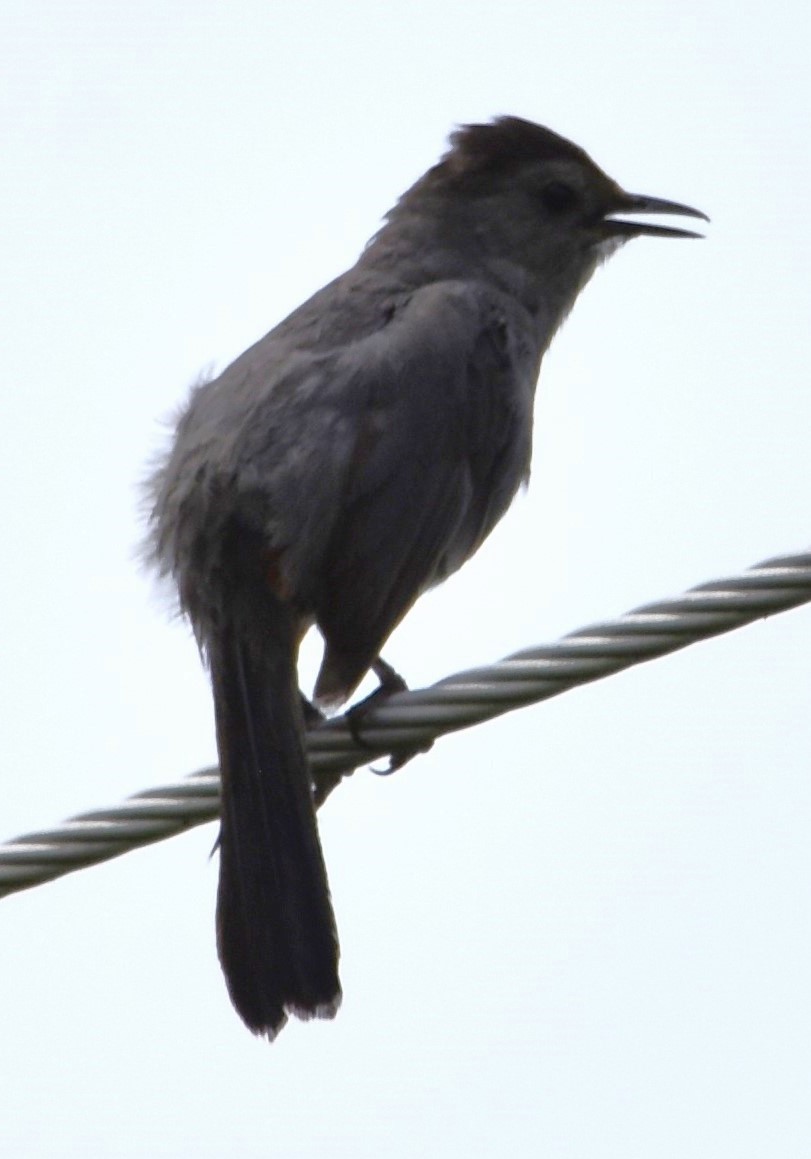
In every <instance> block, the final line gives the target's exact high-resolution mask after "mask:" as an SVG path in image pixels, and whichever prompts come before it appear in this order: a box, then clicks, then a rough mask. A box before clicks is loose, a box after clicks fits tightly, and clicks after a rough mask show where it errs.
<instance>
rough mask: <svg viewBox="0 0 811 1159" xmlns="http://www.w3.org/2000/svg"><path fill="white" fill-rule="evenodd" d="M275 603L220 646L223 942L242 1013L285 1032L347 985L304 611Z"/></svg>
mask: <svg viewBox="0 0 811 1159" xmlns="http://www.w3.org/2000/svg"><path fill="white" fill-rule="evenodd" d="M264 602H265V601H263V603H264ZM254 610H255V609H254ZM263 613H266V614H262V615H261V618H260V619H259V622H258V623H254V624H253V625H252V627H253V629H254V630H253V631H251V632H247V631H246V630H245V625H244V623H243V624H234V625H233V626H223V627H221V628H220V630H219V631H218V632H217V634H216V639H215V640H213V641H211V642H210V645H209V647H208V653H209V662H210V666H211V677H212V685H213V690H214V706H215V712H216V721H217V745H218V749H219V755H220V768H221V774H222V819H221V829H220V884H219V892H218V895H217V947H218V951H219V956H220V962H221V964H222V968H223V971H224V972H225V978H226V982H227V984H228V991H229V993H230V995H231V1001H232V1002H233V1003H234V1006H235V1007H236V1009H237V1011H238V1013H239V1014H240V1016H241V1017H242V1019H243V1020H244V1022H245V1023H246V1025H247V1026H248V1027H249V1028H250V1029H251V1030H252V1031H253V1032H254V1033H255V1034H266V1035H267V1037H268V1038H269V1039H273V1038H274V1037H275V1036H276V1035H277V1034H278V1032H279V1031H280V1030H281V1028H282V1027H283V1026H284V1024H285V1022H286V1021H287V1016H288V1014H295V1015H297V1016H298V1017H299V1018H331V1017H332V1016H333V1015H334V1014H335V1012H336V1010H337V1009H338V1006H339V1005H340V1001H341V987H340V982H339V980H338V940H337V935H336V931H335V918H334V916H333V912H332V903H331V901H330V896H329V886H328V884H327V874H326V869H325V867H324V859H323V855H322V852H321V845H320V842H319V839H318V830H317V827H316V820H315V812H314V809H313V803H312V793H311V787H310V786H311V783H310V772H309V768H308V765H307V757H306V753H305V751H304V744H303V736H304V727H303V721H302V717H301V704H300V698H299V692H298V683H297V676H296V668H295V657H296V641H295V639H294V624H293V619H292V616H291V613H290V611H289V609H288V608H287V607H286V606H285V605H284V604H282V603H281V602H280V601H277V600H276V599H275V597H273V596H270V598H269V602H268V603H266V604H265V607H264V608H263ZM232 623H233V621H232Z"/></svg>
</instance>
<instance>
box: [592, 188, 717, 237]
mask: <svg viewBox="0 0 811 1159" xmlns="http://www.w3.org/2000/svg"><path fill="white" fill-rule="evenodd" d="M615 213H663V214H667V213H673V214H678V215H681V216H682V217H700V218H702V219H703V220H704V221H709V220H710V219H709V218H708V217H707V215H706V213H702V212H701V210H700V209H692V208H691V207H690V206H689V205H680V204H679V202H678V201H665V200H664V198H662V197H646V196H645V195H644V194H637V193H623V194H622V197H621V198H620V200H619V201H618V204H617V206H616V208H614V209H611V210H609V214H610V215H613V214H615ZM603 223H604V225H605V226H606V227H607V230H608V233H609V235H610V236H611V237H625V238H631V237H643V236H647V237H703V236H704V234H703V233H693V231H692V230H691V229H674V228H673V227H672V226H669V225H651V224H649V223H648V222H640V221H624V220H622V219H621V218H620V219H617V218H615V217H613V216H608V217H605V218H604V219H603Z"/></svg>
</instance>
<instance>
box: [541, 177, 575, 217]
mask: <svg viewBox="0 0 811 1159" xmlns="http://www.w3.org/2000/svg"><path fill="white" fill-rule="evenodd" d="M541 201H542V202H543V203H544V205H545V206H546V208H547V209H548V210H549V212H550V213H565V212H566V210H568V209H574V207H575V205H576V204H577V194H576V193H575V191H574V189H572V187H571V185H567V184H566V183H565V182H564V181H550V182H549V183H548V184H547V185H544V187H543V189H542V190H541Z"/></svg>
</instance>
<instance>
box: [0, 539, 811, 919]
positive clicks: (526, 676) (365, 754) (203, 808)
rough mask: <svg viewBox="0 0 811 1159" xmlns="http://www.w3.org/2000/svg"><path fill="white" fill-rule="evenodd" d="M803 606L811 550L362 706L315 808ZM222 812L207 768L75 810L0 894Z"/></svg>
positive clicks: (340, 735) (331, 748)
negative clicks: (384, 759)
mask: <svg viewBox="0 0 811 1159" xmlns="http://www.w3.org/2000/svg"><path fill="white" fill-rule="evenodd" d="M808 602H811V552H805V553H802V554H798V555H787V556H778V557H776V558H774V559H768V560H765V561H764V562H763V563H760V564H756V565H755V566H754V567H752V568H750V569H749V570H748V571H746V572H744V573H743V574H742V575H737V576H733V577H731V578H728V579H721V580H712V581H711V582H709V583H704V584H700V585H699V586H698V587H695V588H691V589H690V590H689V591H687V592H685V593H684V594H683V595H681V596H677V597H676V598H675V599H670V600H659V601H657V602H656V603H652V604H646V605H645V606H644V607H641V608H637V609H635V610H633V611H631V612H628V613H626V614H625V615H624V616H621V617H619V619H616V620H605V621H603V622H601V623H598V624H592V625H590V626H589V627H586V628H581V629H579V630H578V631H575V632H571V633H570V634H568V635H566V636H564V637H563V638H562V639H561V640H559V641H558V642H557V643H554V644H545V645H541V646H539V647H535V648H527V649H525V650H523V651H521V652H516V653H515V654H514V655H512V656H508V657H507V658H506V659H504V660H501V661H500V662H499V663H497V664H493V665H490V666H487V667H482V668H473V669H469V670H468V671H465V672H460V673H457V674H456V675H454V676H448V677H446V678H445V679H444V680H440V681H439V682H438V683H437V684H434V685H432V686H431V687H430V688H423V689H419V690H416V691H412V692H398V693H394V694H392V695H391V696H387V697H386V698H385V699H381V700H380V701H379V702H377V703H374V702H372V703H371V704H369V705H368V706H367V707H366V708H365V710H364V712H363V715H362V717H361V718H360V721H359V723H358V724H356V725H355V726H354V727H351V726H350V722H349V719H348V717H347V716H342V717H337V718H335V719H334V720H329V721H325V722H323V723H322V724H319V725H317V726H316V727H314V728H312V729H310V731H309V732H308V734H307V745H308V752H309V756H310V761H311V765H312V771H313V777H314V780H315V784H316V801H317V803H318V804H321V803H322V802H323V801H324V800H325V799H326V797H327V796H328V794H329V793H330V792H331V791H332V789H333V788H334V787H335V786H336V785H337V784H338V783H339V782H340V781H341V779H342V778H343V777H344V776H346V775H347V774H348V773H350V772H352V771H353V770H354V769H355V768H357V767H358V766H359V765H365V764H368V763H369V762H370V760H373V759H375V758H376V757H379V756H382V755H384V754H392V756H393V765H394V766H395V767H396V764H397V754H398V753H401V754H403V756H406V757H407V756H408V755H410V754H412V753H413V752H415V751H421V750H424V749H425V748H427V747H429V746H430V744H431V743H432V742H433V741H434V740H435V739H436V738H437V737H439V736H441V735H443V734H444V733H447V732H454V731H456V730H458V729H462V728H468V727H470V726H471V725H474V724H478V723H480V722H482V721H486V720H491V719H492V718H493V717H495V716H500V715H501V714H502V713H505V712H510V711H511V710H512V709H515V708H521V707H523V706H525V705H528V704H534V703H537V702H539V701H541V700H547V699H548V698H549V697H552V696H558V695H560V694H561V693H562V692H567V691H568V690H569V689H570V688H575V687H577V686H578V685H580V684H587V683H589V682H591V681H593V680H600V679H602V678H603V677H605V676H610V675H612V674H613V673H615V672H620V671H622V670H623V669H625V668H630V667H632V666H633V665H634V664H641V663H643V662H644V661H646V660H653V659H654V658H656V657H657V656H664V655H667V654H668V653H670V652H676V651H678V650H679V649H680V648H686V647H687V646H688V645H690V644H695V643H697V642H698V641H700V640H705V639H709V638H710V637H712V636H717V635H721V634H722V633H724V632H730V631H733V630H734V629H735V628H740V627H743V626H744V625H745V624H749V623H752V622H753V621H754V620H757V619H761V618H765V617H766V616H770V615H774V614H775V613H777V612H784V611H788V610H789V609H790V608H795V607H799V606H800V605H801V604H805V603H808ZM355 719H356V721H357V720H358V718H357V717H356V718H355ZM218 812H219V774H218V771H217V769H203V770H201V771H200V772H198V773H194V774H192V775H191V776H189V777H187V778H185V779H184V780H183V781H179V782H177V783H176V784H173V785H167V786H164V787H162V788H156V789H147V790H144V791H143V792H140V793H136V794H135V795H134V796H132V797H128V798H127V799H126V800H125V801H124V802H123V803H122V804H120V805H117V806H114V807H112V808H109V809H96V810H93V811H92V812H89V813H81V814H79V815H78V816H76V817H72V818H70V819H69V820H68V821H66V822H64V823H63V824H62V825H60V826H58V827H57V828H55V829H48V830H42V831H39V832H36V833H28V834H26V835H24V836H22V837H18V838H16V839H15V840H13V841H10V842H8V843H7V844H5V845H0V897H3V896H5V895H7V894H9V893H13V892H15V891H17V890H20V889H26V888H28V887H30V886H34V885H39V884H41V883H42V882H45V881H50V880H52V879H53V878H56V877H61V876H62V875H63V874H66V873H70V872H72V871H74V870H77V869H81V868H83V867H84V866H87V865H94V864H96V863H97V862H100V861H106V860H109V859H110V858H113V857H117V856H119V855H120V854H122V853H126V852H128V851H129V850H130V849H135V848H138V847H139V846H142V845H148V844H150V843H152V842H154V841H162V840H164V839H165V838H167V837H172V836H174V835H175V834H176V833H181V832H183V831H184V830H186V829H190V828H191V827H192V826H194V825H201V824H203V823H204V822H206V821H211V820H214V819H215V818H216V817H217V816H218Z"/></svg>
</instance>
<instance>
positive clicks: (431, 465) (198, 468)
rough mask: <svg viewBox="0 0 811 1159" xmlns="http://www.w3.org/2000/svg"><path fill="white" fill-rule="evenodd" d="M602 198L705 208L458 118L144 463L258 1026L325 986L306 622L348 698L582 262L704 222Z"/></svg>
mask: <svg viewBox="0 0 811 1159" xmlns="http://www.w3.org/2000/svg"><path fill="white" fill-rule="evenodd" d="M620 213H642V214H645V213H673V214H686V215H688V216H691V217H704V216H705V215H704V214H702V213H699V212H698V211H697V210H695V209H690V208H689V207H688V206H685V205H679V204H676V203H675V202H672V201H662V200H660V199H658V198H654V197H640V196H635V195H631V194H628V193H625V192H623V190H622V189H621V188H620V187H619V186H618V185H617V184H615V182H613V181H612V180H611V179H610V178H609V177H608V176H606V174H605V173H603V171H602V170H601V169H599V168H598V167H597V166H596V165H595V164H594V162H593V161H592V160H591V159H590V158H589V157H588V156H587V154H586V153H584V152H583V150H582V149H579V148H577V146H575V145H573V144H572V143H571V142H569V141H567V140H565V139H564V138H562V137H559V136H557V134H555V133H552V132H550V130H549V129H545V128H542V127H541V126H540V125H535V124H532V123H530V122H528V121H524V120H520V119H518V118H517V117H500V118H498V119H496V120H494V121H493V122H492V123H490V124H475V125H465V126H464V127H462V128H460V129H459V130H458V131H456V132H455V133H454V134H453V135H452V136H451V139H450V148H449V150H448V152H447V153H446V154H445V155H444V156H443V157H442V159H441V160H440V161H439V162H438V164H436V165H434V167H433V168H432V169H429V170H428V172H427V173H426V174H425V175H424V176H423V177H421V178H420V179H419V180H418V181H417V182H416V184H415V185H413V186H412V187H411V189H409V190H408V192H407V193H405V194H404V195H403V196H402V197H401V198H400V200H399V201H398V203H397V204H396V205H395V207H394V208H393V209H392V210H391V211H390V212H389V213H388V215H387V216H386V219H385V224H384V225H383V227H382V228H381V229H380V231H379V232H378V233H377V234H375V236H374V237H373V238H372V240H371V241H370V242H369V243H368V245H367V246H366V248H365V249H364V251H363V253H362V254H361V256H360V258H359V259H358V262H357V264H356V265H355V266H354V267H353V268H352V269H351V270H348V271H347V272H346V273H345V274H342V275H341V276H340V277H338V278H336V279H335V281H333V282H330V284H329V285H328V286H325V287H324V288H323V289H322V290H319V291H318V293H316V294H315V295H314V296H313V297H312V298H310V300H309V301H307V302H305V303H304V305H302V306H300V307H299V308H298V309H297V310H295V311H294V312H293V313H292V314H291V315H290V317H289V318H287V319H285V321H283V322H281V323H280V324H279V325H278V326H276V328H275V329H273V330H271V331H270V333H269V334H267V335H265V337H264V338H262V339H260V341H259V342H257V343H256V345H255V346H252V347H251V348H250V349H249V350H247V351H246V352H245V353H244V354H242V355H241V356H240V357H239V358H237V360H236V361H235V362H233V363H232V364H231V365H230V366H229V367H228V368H227V369H226V370H225V371H223V373H222V374H220V375H219V376H218V377H217V378H215V379H214V380H213V381H210V382H207V383H205V384H203V385H201V386H197V387H196V388H195V389H194V390H193V392H192V394H191V397H190V399H189V402H188V405H187V406H186V408H185V410H184V412H183V413H182V415H181V417H180V420H179V422H178V424H177V432H176V437H175V440H174V445H173V446H172V448H171V451H170V453H169V454H168V456H167V457H166V460H165V462H163V464H162V465H161V466H160V468H159V470H158V471H157V472H156V473H155V475H154V477H153V479H152V482H151V497H152V503H153V507H152V516H151V519H152V523H151V529H152V535H151V541H150V544H151V546H150V550H151V553H152V555H153V557H154V560H155V562H156V564H157V566H158V568H159V569H160V571H161V572H163V573H164V574H166V575H170V576H171V577H172V578H173V579H174V581H175V583H176V585H177V590H178V593H179V599H180V605H181V607H182V609H183V611H184V612H185V613H186V614H187V615H188V617H189V619H190V621H191V623H192V625H193V627H194V631H195V634H196V636H197V640H198V642H199V644H200V646H201V648H202V650H203V653H204V655H205V658H206V660H207V662H208V666H209V668H210V671H211V683H212V687H213V693H214V710H215V716H216V727H217V747H218V750H219V759H220V769H221V774H222V821H221V828H220V841H219V852H220V882H219V892H218V899H217V937H218V948H219V956H220V961H221V963H222V966H223V970H224V972H225V977H226V980H227V984H228V989H229V992H230V995H231V999H232V1001H233V1003H234V1005H235V1006H236V1008H237V1010H238V1012H239V1013H240V1015H241V1016H242V1018H243V1019H244V1021H245V1023H246V1024H247V1025H248V1026H249V1027H250V1029H251V1030H252V1031H254V1032H255V1033H257V1034H265V1035H267V1036H268V1038H273V1037H274V1036H275V1035H276V1034H277V1033H278V1031H279V1030H280V1029H281V1027H282V1026H283V1025H284V1023H285V1021H286V1019H287V1016H288V1014H295V1015H298V1016H299V1017H300V1018H311V1017H330V1016H332V1015H333V1014H334V1013H335V1011H336V1010H337V1008H338V1005H339V1003H340V999H341V988H340V982H339V979H338V940H337V935H336V930H335V919H334V917H333V912H332V904H331V901H330V895H329V887H328V884H327V875H326V871H325V868H324V860H323V856H322V853H321V847H320V844H319V839H318V831H317V828H316V821H315V813H314V809H313V801H312V782H311V777H310V772H309V769H308V765H307V759H306V756H305V749H304V744H303V736H304V721H303V707H302V699H301V697H300V693H299V691H298V680H297V673H296V660H297V652H298V646H299V643H300V641H301V639H302V637H303V635H304V634H305V632H306V631H307V630H308V628H309V627H310V626H311V625H312V624H316V625H317V626H318V628H319V629H320V631H321V634H322V636H323V638H324V641H325V653H324V659H323V663H322V665H321V670H320V673H319V675H318V680H317V683H316V687H315V699H316V702H317V703H321V704H338V703H340V702H341V701H343V700H345V699H346V698H347V697H348V696H349V695H350V694H351V693H352V692H353V691H354V689H355V688H356V687H357V685H358V683H359V682H360V680H361V679H362V677H363V676H364V674H365V673H366V672H367V671H369V669H370V668H375V669H376V670H377V671H378V672H379V673H380V672H385V671H386V670H387V669H386V666H385V665H384V663H383V662H382V661H381V660H380V650H381V648H382V647H383V644H384V643H385V641H386V638H387V637H388V636H389V634H390V632H391V631H392V629H393V628H394V627H395V625H396V624H397V623H398V622H399V621H400V620H401V619H402V618H403V616H404V615H405V613H406V612H407V611H408V610H409V608H410V607H411V605H412V604H413V603H414V601H415V600H416V599H417V597H418V596H419V595H420V594H421V593H422V592H424V591H425V590H426V589H427V588H429V587H431V586H432V585H433V584H436V583H439V582H440V581H441V580H444V579H445V578H446V576H448V575H450V574H451V572H453V571H455V570H456V569H457V568H458V567H460V566H461V565H462V564H463V563H464V562H465V560H466V559H468V558H469V557H470V556H471V555H472V554H473V553H474V552H475V551H476V549H477V548H478V547H479V545H480V544H481V543H482V541H483V540H484V538H485V537H486V536H487V535H488V533H489V532H490V531H491V530H492V528H493V527H494V526H495V524H496V523H497V521H498V520H499V519H500V518H501V516H502V515H503V514H504V512H505V511H506V510H507V508H508V506H509V504H510V502H511V500H512V498H513V496H514V495H515V493H516V490H517V489H518V487H519V485H520V484H521V482H522V481H525V480H526V479H527V477H528V474H529V463H530V453H531V436H532V406H533V396H534V392H535V382H536V380H537V378H538V371H539V368H540V363H541V358H542V356H543V354H544V351H545V350H546V348H547V347H548V345H549V343H550V341H551V339H552V336H553V335H554V333H555V331H556V330H557V328H558V326H559V325H560V324H561V322H562V321H563V319H564V318H565V317H566V315H567V314H568V312H569V310H570V309H571V307H572V305H573V303H574V300H575V298H576V297H577V295H578V293H579V292H580V290H581V289H582V288H583V286H584V285H585V283H586V282H587V281H588V279H589V278H590V277H591V274H592V273H593V272H594V269H595V268H596V266H597V265H598V264H599V263H600V262H601V261H603V260H604V259H605V258H606V257H608V256H609V255H610V254H611V253H613V251H614V250H615V249H617V248H618V247H619V246H620V245H621V244H622V243H623V242H626V241H628V240H629V238H633V237H639V236H640V235H643V234H646V235H653V236H656V237H696V236H698V235H696V234H693V233H690V232H688V231H686V230H680V229H672V228H668V227H666V226H662V225H653V224H642V223H639V222H635V221H626V220H622V219H618V217H617V216H616V215H617V214H620Z"/></svg>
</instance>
